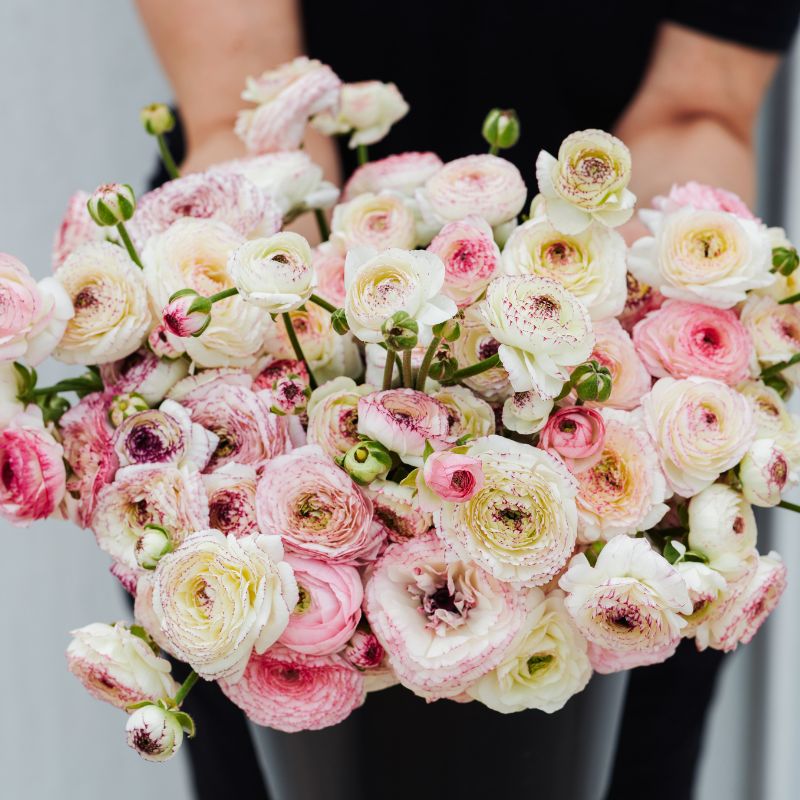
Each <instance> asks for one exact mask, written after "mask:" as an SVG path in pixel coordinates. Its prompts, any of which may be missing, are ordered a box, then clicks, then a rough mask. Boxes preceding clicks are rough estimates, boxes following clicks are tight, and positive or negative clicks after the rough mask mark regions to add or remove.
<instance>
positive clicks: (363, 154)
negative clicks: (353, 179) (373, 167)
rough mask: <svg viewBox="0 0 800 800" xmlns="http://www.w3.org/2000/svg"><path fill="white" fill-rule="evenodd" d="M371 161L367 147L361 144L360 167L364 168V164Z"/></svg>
mask: <svg viewBox="0 0 800 800" xmlns="http://www.w3.org/2000/svg"><path fill="white" fill-rule="evenodd" d="M367 161H369V153H368V152H367V146H366V145H365V144H360V145H359V146H358V166H359V167H363V166H364V164H366V163H367Z"/></svg>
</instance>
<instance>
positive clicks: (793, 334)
mask: <svg viewBox="0 0 800 800" xmlns="http://www.w3.org/2000/svg"><path fill="white" fill-rule="evenodd" d="M741 320H742V324H743V325H744V327H745V329H746V330H747V332H748V333H749V334H750V338H751V339H752V340H753V347H754V348H755V351H756V358H758V360H759V362H760V363H762V364H765V365H767V366H772V365H773V364H779V363H780V362H782V361H788V360H789V359H790V358H792V356H794V355H796V354H797V353H799V352H800V307H798V306H797V305H792V304H788V305H781V304H780V303H778V302H777V301H775V300H773V299H772V298H771V297H764V296H761V297H760V296H758V295H750V296H749V297H748V298H747V300H746V301H745V303H744V305H743V306H742V309H741ZM781 374H782V375H783V376H784V377H786V378H788V379H789V380H791V381H792V383H798V382H799V381H800V368H799V367H798V366H797V365H795V366H791V367H789V368H788V369H784V370H782V372H781Z"/></svg>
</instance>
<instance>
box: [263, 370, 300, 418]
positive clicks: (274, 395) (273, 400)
mask: <svg viewBox="0 0 800 800" xmlns="http://www.w3.org/2000/svg"><path fill="white" fill-rule="evenodd" d="M310 394H311V389H310V388H309V385H308V380H304V379H303V378H301V377H300V376H299V375H287V376H286V377H284V378H279V379H278V380H276V381H275V383H274V384H273V387H272V388H271V389H267V390H266V391H265V395H267V396H268V397H269V400H268V402H269V407H270V410H271V411H272V412H273V413H275V414H304V413H305V410H306V406H307V405H308V398H309V395H310Z"/></svg>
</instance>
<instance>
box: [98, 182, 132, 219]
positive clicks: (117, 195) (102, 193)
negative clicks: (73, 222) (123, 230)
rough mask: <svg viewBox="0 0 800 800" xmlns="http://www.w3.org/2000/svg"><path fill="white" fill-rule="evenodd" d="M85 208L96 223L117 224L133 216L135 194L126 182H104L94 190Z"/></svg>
mask: <svg viewBox="0 0 800 800" xmlns="http://www.w3.org/2000/svg"><path fill="white" fill-rule="evenodd" d="M86 208H87V209H88V210H89V216H90V217H91V218H92V219H93V220H94V221H95V222H96V223H97V224H98V225H101V226H109V225H117V224H119V223H120V222H125V221H126V220H129V219H130V218H131V217H132V216H133V212H134V211H135V210H136V195H135V194H134V192H133V189H132V188H131V187H130V186H128V184H127V183H106V184H104V185H103V186H98V187H97V189H95V190H94V192H93V193H92V196H91V197H90V198H89V200H88V201H87V203H86Z"/></svg>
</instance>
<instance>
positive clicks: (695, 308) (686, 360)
mask: <svg viewBox="0 0 800 800" xmlns="http://www.w3.org/2000/svg"><path fill="white" fill-rule="evenodd" d="M798 335H800V325H798ZM633 343H634V345H635V346H636V352H637V353H638V354H639V356H640V358H641V359H642V361H644V363H645V366H646V367H647V369H648V370H649V371H650V374H651V375H654V376H655V377H657V378H663V377H664V376H666V375H671V376H672V377H673V378H688V377H689V376H690V375H698V376H701V377H704V378H716V379H717V380H720V381H722V382H723V383H727V384H728V386H736V384H737V383H740V382H741V381H743V380H745V379H746V378H747V377H748V376H749V375H750V371H751V369H752V366H753V356H754V353H753V343H752V341H751V340H750V336H749V335H748V333H747V330H746V329H745V327H744V325H742V323H741V322H740V321H739V318H738V317H737V316H736V314H735V312H733V311H731V310H728V309H721V308H714V307H713V306H706V305H702V304H700V303H686V302H684V301H682V300H668V301H667V302H666V303H664V305H663V306H661V308H660V309H658V310H657V311H652V312H651V313H650V314H648V315H647V316H646V317H645V318H644V319H643V320H641V322H638V323H637V324H636V326H635V327H634V329H633ZM798 344H799V345H800V341H799V342H798Z"/></svg>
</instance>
